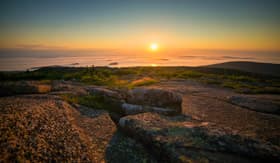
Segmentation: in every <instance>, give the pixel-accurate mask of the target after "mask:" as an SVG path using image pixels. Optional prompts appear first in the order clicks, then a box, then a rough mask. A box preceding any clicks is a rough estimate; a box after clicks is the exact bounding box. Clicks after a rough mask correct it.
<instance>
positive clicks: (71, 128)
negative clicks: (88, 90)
mask: <svg viewBox="0 0 280 163" xmlns="http://www.w3.org/2000/svg"><path fill="white" fill-rule="evenodd" d="M79 109H81V110H82V114H81V113H80V112H79V111H77V110H76V109H75V108H74V107H72V106H71V105H69V104H68V103H66V102H64V101H61V100H59V98H55V97H53V96H50V95H29V96H16V97H5V98H0V112H1V114H0V124H1V126H0V131H1V137H0V142H1V144H0V162H15V161H19V162H25V161H31V160H32V161H34V162H37V161H43V162H52V161H55V162H105V160H106V158H105V156H106V154H105V153H106V148H107V146H108V144H109V143H110V141H111V138H112V137H113V135H114V133H115V131H116V127H115V124H114V122H113V121H112V120H111V118H110V116H109V114H108V113H107V112H105V111H100V112H94V113H93V112H91V115H92V116H88V111H87V110H85V108H79Z"/></svg>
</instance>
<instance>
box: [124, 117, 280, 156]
mask: <svg viewBox="0 0 280 163" xmlns="http://www.w3.org/2000/svg"><path fill="white" fill-rule="evenodd" d="M119 126H120V128H121V129H122V130H123V131H124V132H125V133H127V134H129V135H131V136H132V137H134V138H136V139H138V140H140V141H141V142H142V143H144V144H145V145H147V146H149V148H150V149H152V150H153V152H154V153H155V154H156V155H157V156H158V157H159V158H160V159H161V161H165V162H190V161H193V162H225V161H227V162H258V161H260V162H261V161H264V160H269V161H271V160H272V161H275V160H279V159H280V148H279V146H277V145H273V144H271V143H270V142H266V141H263V140H259V139H252V138H249V137H244V136H240V135H236V134H234V133H232V132H231V129H230V128H228V129H224V128H219V127H218V126H216V125H215V124H214V123H209V122H202V121H197V120H193V119H191V118H190V117H185V116H176V117H167V116H163V115H160V114H157V113H143V114H137V115H130V116H126V117H123V118H121V119H120V121H119Z"/></svg>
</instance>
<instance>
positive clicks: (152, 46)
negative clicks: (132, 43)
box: [150, 43, 158, 51]
mask: <svg viewBox="0 0 280 163" xmlns="http://www.w3.org/2000/svg"><path fill="white" fill-rule="evenodd" d="M150 49H151V50H152V51H157V50H158V44H157V43H151V44H150Z"/></svg>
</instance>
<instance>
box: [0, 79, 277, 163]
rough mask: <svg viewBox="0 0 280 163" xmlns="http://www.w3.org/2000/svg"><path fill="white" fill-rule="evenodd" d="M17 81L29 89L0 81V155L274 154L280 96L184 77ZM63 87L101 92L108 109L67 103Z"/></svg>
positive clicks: (185, 158) (265, 157)
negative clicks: (126, 83)
mask: <svg viewBox="0 0 280 163" xmlns="http://www.w3.org/2000/svg"><path fill="white" fill-rule="evenodd" d="M8 85H9V86H10V85H12V87H13V88H15V86H19V84H8ZM20 85H24V86H25V87H26V86H29V87H32V89H30V90H32V91H31V92H28V90H29V89H24V91H23V92H20V93H18V92H9V89H10V88H9V87H8V88H5V89H3V87H2V88H1V91H2V92H1V95H2V96H7V95H9V96H7V97H1V98H0V112H1V115H0V116H1V119H0V121H1V123H0V124H1V126H0V128H1V140H0V142H1V147H0V148H1V149H0V151H1V152H0V158H1V161H0V162H11V161H12V162H15V161H19V162H27V161H31V162H37V161H45V162H50V161H57V162H265V161H270V162H272V161H279V160H280V141H279V136H280V132H279V131H280V127H279V126H280V125H279V124H280V117H279V113H280V111H279V110H280V107H279V106H280V102H279V101H280V96H279V95H244V94H239V93H235V92H233V91H232V90H229V89H225V88H219V87H214V86H209V85H203V84H198V83H196V82H193V81H186V80H184V81H163V82H160V83H158V84H156V85H152V86H148V87H141V88H136V89H132V90H118V89H107V88H104V87H97V86H88V85H81V84H79V83H73V82H64V81H55V82H52V83H47V84H46V83H44V84H41V83H36V82H28V83H27V84H26V83H21V84H20ZM42 85H43V86H42ZM5 87H6V86H5ZM19 87H20V86H19ZM13 90H14V89H13ZM3 91H5V92H3ZM7 92H8V93H7ZM38 93H40V94H38ZM16 94H23V95H16ZM26 94H30V95H26ZM63 94H73V95H75V96H79V97H83V96H88V95H97V94H98V95H102V96H104V97H106V99H109V100H107V101H105V102H107V103H110V102H114V105H110V106H113V107H114V109H112V110H113V112H112V110H111V109H110V110H100V109H97V108H94V107H91V108H89V107H86V106H83V105H80V104H76V103H73V102H71V103H69V101H68V102H66V101H64V100H65V99H64V98H61V95H63ZM116 101H117V102H116Z"/></svg>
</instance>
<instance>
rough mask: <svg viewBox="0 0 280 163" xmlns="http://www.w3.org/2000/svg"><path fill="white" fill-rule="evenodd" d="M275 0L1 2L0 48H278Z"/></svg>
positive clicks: (279, 19)
mask: <svg viewBox="0 0 280 163" xmlns="http://www.w3.org/2000/svg"><path fill="white" fill-rule="evenodd" d="M279 9H280V1H279V0H274V1H272V0H157V1H156V0H155V1H152V0H150V1H146V0H112V1H109V0H102V1H95V0H90V1H87V0H80V1H78V0H76V1H74V0H55V1H53V0H33V1H31V0H18V1H15V0H1V2H0V23H1V24H0V25H1V26H0V36H1V37H0V47H1V48H27V49H29V48H30V49H33V48H35V49H36V48H39V49H40V48H42V49H57V48H62V49H134V48H137V49H144V48H147V47H148V45H149V44H150V43H151V42H157V43H158V44H159V46H160V48H162V49H164V48H166V49H172V48H194V49H239V50H269V51H270V50H271V51H275V50H276V51H279V50H280V10H279Z"/></svg>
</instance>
